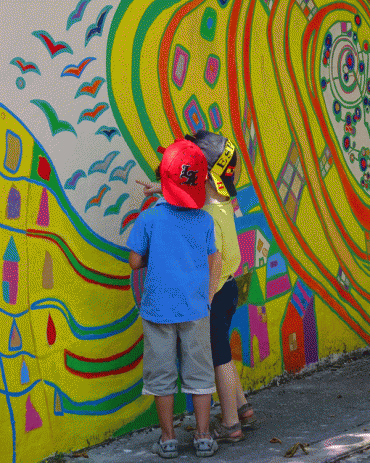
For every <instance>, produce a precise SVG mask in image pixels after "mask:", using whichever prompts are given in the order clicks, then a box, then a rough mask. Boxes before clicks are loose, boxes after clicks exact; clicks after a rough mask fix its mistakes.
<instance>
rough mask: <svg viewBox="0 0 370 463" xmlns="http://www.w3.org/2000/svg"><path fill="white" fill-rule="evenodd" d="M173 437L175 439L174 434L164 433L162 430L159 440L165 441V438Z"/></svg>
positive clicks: (171, 438) (170, 438)
mask: <svg viewBox="0 0 370 463" xmlns="http://www.w3.org/2000/svg"><path fill="white" fill-rule="evenodd" d="M173 439H176V436H175V434H165V433H163V432H162V436H161V442H162V443H163V442H166V441H167V440H173Z"/></svg>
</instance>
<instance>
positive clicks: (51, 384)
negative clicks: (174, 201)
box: [0, 0, 370, 463]
mask: <svg viewBox="0 0 370 463" xmlns="http://www.w3.org/2000/svg"><path fill="white" fill-rule="evenodd" d="M0 9H1V13H2V15H1V17H2V22H3V33H2V35H1V55H0V82H1V83H0V192H1V194H0V211H1V219H0V229H1V233H0V257H1V259H2V263H1V265H0V278H1V288H0V325H1V331H0V333H1V337H0V429H1V436H2V439H1V442H2V461H3V462H4V463H21V462H22V463H23V462H24V463H31V462H32V463H34V462H35V461H39V460H41V459H42V458H44V457H46V456H48V455H50V454H52V453H54V452H56V451H59V452H62V451H64V452H67V451H70V450H76V449H79V448H83V447H85V446H88V445H92V444H96V443H98V442H101V441H103V440H105V439H107V438H108V437H111V436H112V435H116V436H117V435H121V434H124V433H126V432H129V431H130V430H132V429H137V428H141V427H144V426H146V425H149V424H150V423H153V422H155V420H156V414H155V411H154V408H153V398H152V397H148V396H141V387H142V352H143V337H142V327H141V321H140V316H139V313H138V309H137V306H138V304H140V298H141V295H142V292H143V285H144V281H145V270H139V271H135V272H131V270H130V267H129V265H128V263H127V259H128V249H127V248H126V247H125V243H126V240H127V237H128V235H129V233H130V230H131V227H132V224H133V222H134V221H135V219H136V217H137V216H138V214H139V213H140V211H142V210H145V209H146V208H148V207H152V206H153V203H154V202H155V201H156V198H155V197H154V198H145V197H144V195H143V191H142V188H141V187H139V186H138V185H137V184H136V183H135V180H136V179H138V180H142V181H145V180H148V179H149V180H154V178H155V177H154V169H155V168H156V167H157V165H158V163H159V161H160V158H161V154H160V153H158V152H157V151H156V150H157V147H158V146H159V145H162V146H167V145H168V144H170V143H171V142H172V141H173V140H174V139H175V138H180V137H182V136H183V135H184V134H185V133H190V132H195V131H196V130H198V129H200V128H204V129H208V130H213V131H217V132H220V133H222V134H223V135H225V136H228V137H230V138H232V139H233V140H234V141H235V143H236V145H237V147H238V152H239V154H240V159H239V164H238V169H237V174H236V178H235V181H236V186H237V190H238V196H237V198H236V199H234V200H233V204H234V210H235V223H236V227H237V230H238V236H239V244H240V249H241V254H242V262H241V265H240V267H239V269H238V271H237V273H236V281H237V283H238V287H239V303H238V308H237V311H236V314H235V317H234V319H233V324H232V327H231V331H230V337H231V344H232V351H233V358H234V360H235V363H236V365H237V368H238V371H239V373H240V376H241V378H242V382H243V385H244V387H245V389H246V390H251V389H258V388H259V387H261V385H263V384H267V383H268V382H269V381H271V379H272V378H274V377H275V376H277V375H280V374H282V373H283V372H284V370H286V371H288V372H298V371H300V370H301V369H302V368H304V367H305V366H307V365H310V364H312V363H314V362H317V361H318V360H319V359H320V358H323V357H326V356H328V355H330V354H332V353H335V352H343V351H350V350H354V349H356V348H360V347H364V346H366V345H367V344H368V343H369V341H370V303H369V302H370V293H369V287H370V284H369V283H370V278H369V276H370V207H369V205H370V137H369V133H370V125H369V124H370V62H369V53H370V50H369V37H370V8H369V5H368V2H366V1H365V0H353V1H352V2H350V3H348V2H341V1H333V2H329V1H327V0H188V1H186V0H154V1H152V0H122V1H119V0H112V1H109V2H103V1H102V0H80V1H77V0H66V1H64V2H50V1H46V0H37V1H33V2H21V1H20V0H13V1H12V2H2V4H1V8H0ZM186 408H187V409H191V403H190V401H189V398H188V397H185V396H183V395H181V394H178V395H177V397H176V411H177V412H182V411H184V410H185V409H186Z"/></svg>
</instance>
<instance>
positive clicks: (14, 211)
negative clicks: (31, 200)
mask: <svg viewBox="0 0 370 463" xmlns="http://www.w3.org/2000/svg"><path fill="white" fill-rule="evenodd" d="M20 212H21V195H20V194H19V191H18V190H17V189H16V188H14V187H12V188H11V189H10V191H9V195H8V205H7V209H6V215H7V218H8V219H19V216H20Z"/></svg>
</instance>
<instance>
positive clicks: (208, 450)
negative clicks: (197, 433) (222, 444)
mask: <svg viewBox="0 0 370 463" xmlns="http://www.w3.org/2000/svg"><path fill="white" fill-rule="evenodd" d="M210 437H211V438H210V439H206V438H200V439H195V437H194V442H193V443H194V447H195V453H196V455H197V457H211V456H212V455H214V454H215V453H216V452H217V450H218V444H217V442H216V441H215V440H214V439H213V438H212V436H210Z"/></svg>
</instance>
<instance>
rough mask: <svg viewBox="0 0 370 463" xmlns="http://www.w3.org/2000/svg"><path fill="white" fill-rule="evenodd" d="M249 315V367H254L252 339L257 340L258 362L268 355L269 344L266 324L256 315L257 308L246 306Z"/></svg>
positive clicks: (260, 316)
mask: <svg viewBox="0 0 370 463" xmlns="http://www.w3.org/2000/svg"><path fill="white" fill-rule="evenodd" d="M248 313H249V329H250V340H251V367H253V366H254V353H253V337H254V336H256V337H257V339H258V346H259V351H260V361H261V362H262V360H264V359H265V358H266V357H268V356H269V355H270V343H269V336H268V330H267V323H264V322H263V321H262V315H260V314H259V313H258V307H257V306H255V305H248Z"/></svg>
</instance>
